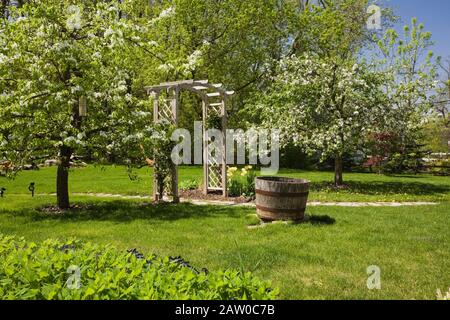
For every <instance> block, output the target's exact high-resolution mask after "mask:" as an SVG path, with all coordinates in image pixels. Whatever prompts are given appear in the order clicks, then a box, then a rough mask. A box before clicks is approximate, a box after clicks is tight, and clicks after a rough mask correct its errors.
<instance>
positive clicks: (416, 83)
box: [375, 19, 438, 154]
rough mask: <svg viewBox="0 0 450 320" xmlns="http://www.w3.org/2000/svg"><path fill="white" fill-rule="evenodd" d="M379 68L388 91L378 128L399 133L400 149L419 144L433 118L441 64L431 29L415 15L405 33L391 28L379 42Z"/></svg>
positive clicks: (390, 132) (398, 143) (384, 89)
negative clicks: (432, 46)
mask: <svg viewBox="0 0 450 320" xmlns="http://www.w3.org/2000/svg"><path fill="white" fill-rule="evenodd" d="M376 44H377V48H376V50H377V51H376V52H378V56H376V57H375V66H376V71H377V72H379V74H380V75H382V77H383V81H382V88H383V93H384V95H385V97H386V98H385V99H384V103H383V108H382V109H381V110H382V112H381V113H380V114H379V117H378V120H377V122H376V124H375V130H377V131H378V132H381V133H388V134H389V135H391V136H394V137H396V141H395V143H396V145H397V146H398V148H397V153H399V154H402V153H407V152H406V150H408V148H410V146H414V145H418V142H417V141H418V140H419V139H420V136H421V134H422V129H423V128H424V126H425V125H426V123H427V121H428V120H429V119H430V118H429V115H430V114H431V113H432V111H433V104H434V101H435V95H434V92H435V89H436V87H437V84H438V82H437V68H436V63H435V61H434V59H433V53H432V51H430V50H429V47H430V46H431V44H432V41H431V33H430V32H426V31H425V30H424V25H423V24H419V23H417V20H416V19H412V21H411V25H410V26H405V27H404V32H403V36H401V35H399V34H398V33H397V32H396V31H395V30H393V29H390V30H387V31H386V33H385V34H384V35H383V36H382V37H381V38H380V39H378V40H377V42H376Z"/></svg>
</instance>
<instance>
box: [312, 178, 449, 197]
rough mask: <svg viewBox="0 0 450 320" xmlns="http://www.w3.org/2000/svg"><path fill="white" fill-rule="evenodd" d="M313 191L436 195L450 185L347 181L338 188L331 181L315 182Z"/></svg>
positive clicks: (444, 191)
mask: <svg viewBox="0 0 450 320" xmlns="http://www.w3.org/2000/svg"><path fill="white" fill-rule="evenodd" d="M311 191H315V192H348V193H358V194H367V195H380V194H381V195H383V194H384V195H394V194H406V195H436V194H443V193H450V184H449V185H437V184H432V183H423V182H390V181H383V182H381V181H367V182H360V181H346V182H345V187H344V188H343V189H336V188H335V187H334V185H333V184H332V183H330V182H327V181H323V182H313V183H311Z"/></svg>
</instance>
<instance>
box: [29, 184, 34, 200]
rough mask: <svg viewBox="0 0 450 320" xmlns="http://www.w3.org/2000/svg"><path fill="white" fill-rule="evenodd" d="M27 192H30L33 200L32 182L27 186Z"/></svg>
mask: <svg viewBox="0 0 450 320" xmlns="http://www.w3.org/2000/svg"><path fill="white" fill-rule="evenodd" d="M28 190H29V191H30V192H31V196H32V197H33V198H34V182H31V183H30V185H29V186H28Z"/></svg>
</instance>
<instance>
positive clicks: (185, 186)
mask: <svg viewBox="0 0 450 320" xmlns="http://www.w3.org/2000/svg"><path fill="white" fill-rule="evenodd" d="M199 187H200V181H198V180H196V179H189V180H184V181H181V182H180V190H196V189H198V188H199Z"/></svg>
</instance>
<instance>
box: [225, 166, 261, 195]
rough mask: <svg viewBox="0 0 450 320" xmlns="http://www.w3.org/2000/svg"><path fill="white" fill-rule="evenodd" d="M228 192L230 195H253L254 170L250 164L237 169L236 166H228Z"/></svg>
mask: <svg viewBox="0 0 450 320" xmlns="http://www.w3.org/2000/svg"><path fill="white" fill-rule="evenodd" d="M227 176H228V194H229V195H230V196H231V197H240V196H245V197H251V196H254V195H255V178H256V172H255V170H253V167H252V166H246V167H244V168H242V169H241V170H239V169H238V168H237V167H231V168H228V171H227Z"/></svg>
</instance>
